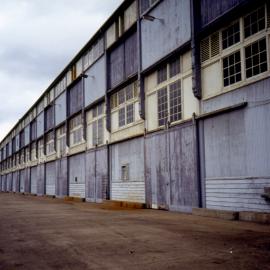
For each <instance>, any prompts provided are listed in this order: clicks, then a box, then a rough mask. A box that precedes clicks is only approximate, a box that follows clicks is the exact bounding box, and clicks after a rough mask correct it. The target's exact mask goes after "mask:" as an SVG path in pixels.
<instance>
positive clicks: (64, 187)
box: [56, 158, 68, 197]
mask: <svg viewBox="0 0 270 270" xmlns="http://www.w3.org/2000/svg"><path fill="white" fill-rule="evenodd" d="M67 162H68V161H67V158H61V159H58V160H57V161H56V175H57V177H56V196H58V197H64V196H67V195H68V174H67Z"/></svg>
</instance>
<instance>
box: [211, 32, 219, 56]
mask: <svg viewBox="0 0 270 270" xmlns="http://www.w3.org/2000/svg"><path fill="white" fill-rule="evenodd" d="M218 54H219V32H216V33H214V34H213V35H212V36H211V57H214V56H216V55H218Z"/></svg>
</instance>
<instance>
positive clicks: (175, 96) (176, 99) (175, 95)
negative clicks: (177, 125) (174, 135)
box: [169, 80, 181, 122]
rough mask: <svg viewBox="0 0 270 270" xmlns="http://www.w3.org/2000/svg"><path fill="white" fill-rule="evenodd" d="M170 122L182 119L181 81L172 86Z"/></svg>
mask: <svg viewBox="0 0 270 270" xmlns="http://www.w3.org/2000/svg"><path fill="white" fill-rule="evenodd" d="M169 87H170V122H175V121H178V120H180V119H181V81H180V80H179V81H177V82H175V83H172V84H170V86H169Z"/></svg>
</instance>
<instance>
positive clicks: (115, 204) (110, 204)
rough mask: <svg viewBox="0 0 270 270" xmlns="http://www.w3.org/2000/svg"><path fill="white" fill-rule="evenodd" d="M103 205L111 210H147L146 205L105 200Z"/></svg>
mask: <svg viewBox="0 0 270 270" xmlns="http://www.w3.org/2000/svg"><path fill="white" fill-rule="evenodd" d="M103 204H104V205H105V206H106V207H110V208H133V209H145V208H146V204H145V203H137V202H127V201H113V200H104V201H103Z"/></svg>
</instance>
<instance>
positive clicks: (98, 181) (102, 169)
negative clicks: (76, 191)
mask: <svg viewBox="0 0 270 270" xmlns="http://www.w3.org/2000/svg"><path fill="white" fill-rule="evenodd" d="M85 165H86V167H85V168H86V199H87V200H88V201H92V202H100V201H102V200H104V199H106V198H107V192H108V190H107V187H108V185H107V183H108V164H107V148H99V149H97V150H96V149H95V150H92V151H90V152H88V153H86V164H85Z"/></svg>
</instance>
